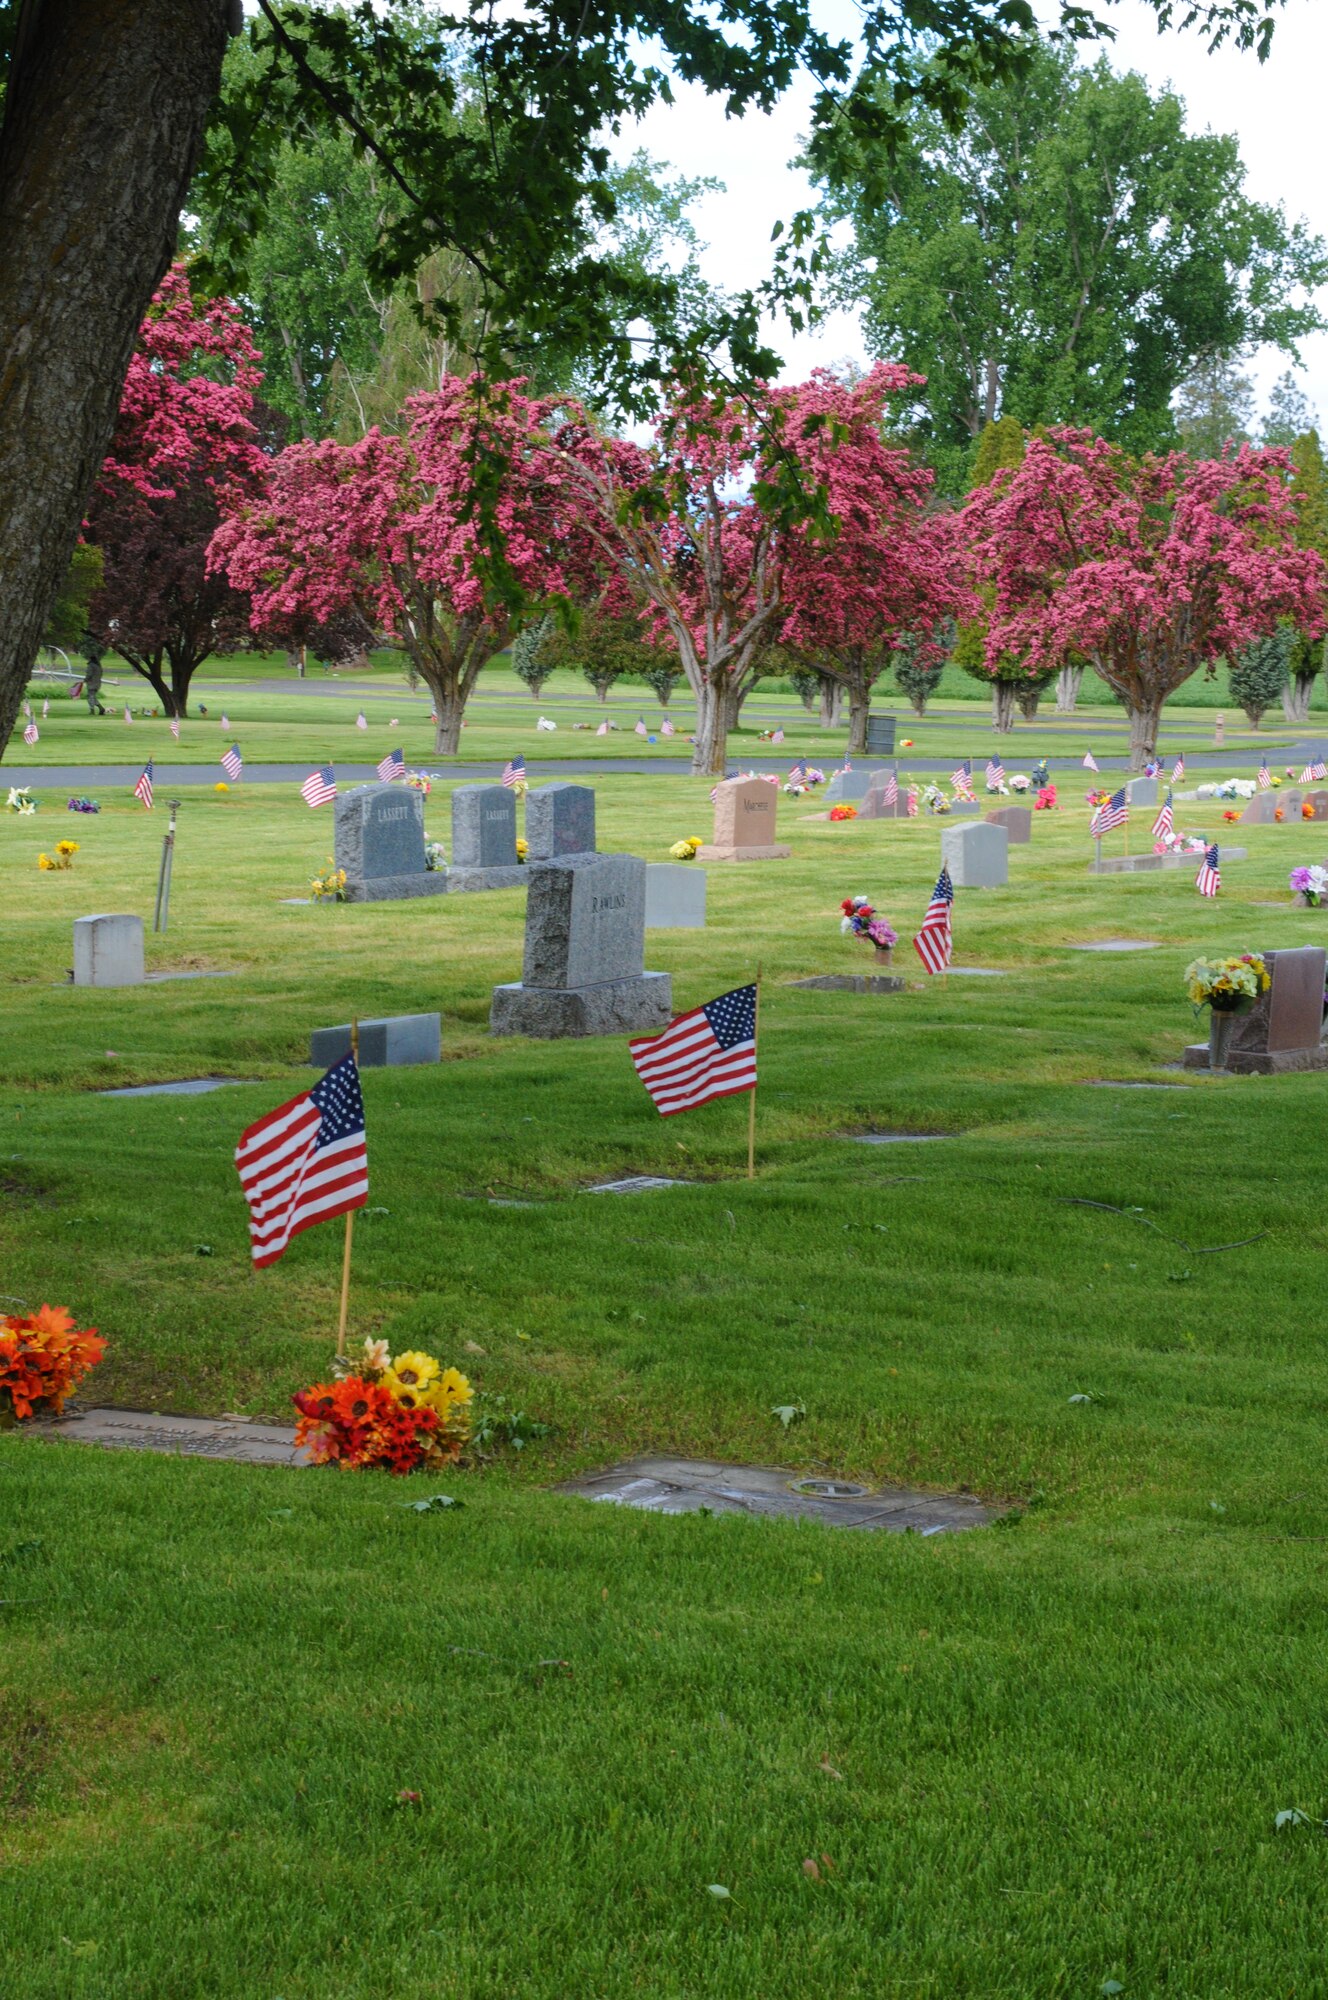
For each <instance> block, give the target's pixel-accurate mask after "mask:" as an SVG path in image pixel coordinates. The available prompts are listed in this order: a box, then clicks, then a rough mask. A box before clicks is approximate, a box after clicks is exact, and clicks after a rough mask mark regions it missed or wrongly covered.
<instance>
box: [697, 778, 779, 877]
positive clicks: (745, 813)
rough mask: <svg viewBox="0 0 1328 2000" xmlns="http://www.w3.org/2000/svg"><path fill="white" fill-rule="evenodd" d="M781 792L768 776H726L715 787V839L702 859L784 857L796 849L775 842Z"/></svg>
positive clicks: (701, 854) (699, 854)
mask: <svg viewBox="0 0 1328 2000" xmlns="http://www.w3.org/2000/svg"><path fill="white" fill-rule="evenodd" d="M778 799H779V792H778V789H777V787H776V786H774V785H770V784H767V783H766V781H765V779H764V778H725V780H724V781H723V783H722V784H719V785H716V787H715V835H714V840H713V842H712V843H711V844H710V845H709V846H706V847H702V848H699V849H698V850H697V857H696V858H697V860H698V861H782V860H785V859H786V858H787V856H788V855H789V854H790V853H791V852H792V849H791V848H788V847H780V846H778V845H777V844H776V842H775V807H776V804H777V803H778Z"/></svg>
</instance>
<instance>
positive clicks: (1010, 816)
mask: <svg viewBox="0 0 1328 2000" xmlns="http://www.w3.org/2000/svg"><path fill="white" fill-rule="evenodd" d="M987 825H988V826H1003V827H1004V828H1005V831H1006V833H1007V834H1008V835H1009V837H1010V841H1011V844H1012V845H1013V846H1015V847H1027V845H1028V843H1029V841H1030V840H1031V839H1032V837H1033V814H1032V811H1031V810H1030V808H1029V807H1028V806H998V807H997V808H996V811H995V812H989V813H988V814H987Z"/></svg>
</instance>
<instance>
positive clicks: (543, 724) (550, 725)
mask: <svg viewBox="0 0 1328 2000" xmlns="http://www.w3.org/2000/svg"><path fill="white" fill-rule="evenodd" d="M535 727H536V729H541V730H545V731H549V730H554V729H556V728H557V727H558V725H557V723H556V722H554V721H553V720H552V718H551V717H549V716H547V715H542V716H541V717H540V719H539V721H538V722H537V723H536V724H535Z"/></svg>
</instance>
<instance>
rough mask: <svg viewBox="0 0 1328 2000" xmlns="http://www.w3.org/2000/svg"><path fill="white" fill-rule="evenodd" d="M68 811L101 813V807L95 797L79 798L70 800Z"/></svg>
mask: <svg viewBox="0 0 1328 2000" xmlns="http://www.w3.org/2000/svg"><path fill="white" fill-rule="evenodd" d="M66 811H68V812H71V813H99V812H100V811H101V807H100V806H99V805H98V804H97V801H96V800H95V799H82V798H77V799H71V800H70V801H69V804H68V806H67V807H66Z"/></svg>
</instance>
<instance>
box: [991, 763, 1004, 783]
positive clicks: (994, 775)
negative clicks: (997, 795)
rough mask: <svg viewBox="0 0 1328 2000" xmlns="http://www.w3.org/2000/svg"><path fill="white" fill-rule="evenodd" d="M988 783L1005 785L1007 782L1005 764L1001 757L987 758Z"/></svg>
mask: <svg viewBox="0 0 1328 2000" xmlns="http://www.w3.org/2000/svg"><path fill="white" fill-rule="evenodd" d="M987 783H988V784H989V785H1003V784H1004V783H1005V766H1004V764H1003V763H1002V762H1001V760H1000V758H999V757H988V759H987Z"/></svg>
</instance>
